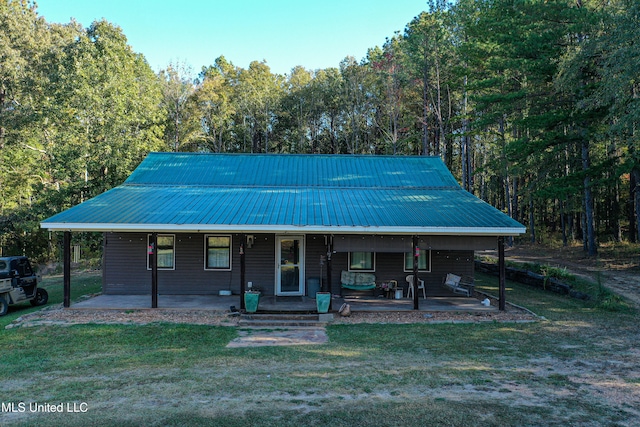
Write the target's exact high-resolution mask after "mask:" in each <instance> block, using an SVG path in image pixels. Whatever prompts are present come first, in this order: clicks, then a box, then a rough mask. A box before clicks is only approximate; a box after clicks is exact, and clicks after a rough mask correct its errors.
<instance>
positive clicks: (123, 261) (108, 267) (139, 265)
mask: <svg viewBox="0 0 640 427" xmlns="http://www.w3.org/2000/svg"><path fill="white" fill-rule="evenodd" d="M146 239H147V235H146V234H142V233H106V234H105V239H104V241H105V244H104V269H105V271H104V274H103V277H104V282H103V284H102V292H103V293H105V294H123V295H136V294H138V295H139V294H151V272H150V271H148V270H147V258H146V256H147V242H146Z"/></svg>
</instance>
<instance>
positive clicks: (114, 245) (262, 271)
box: [103, 233, 474, 296]
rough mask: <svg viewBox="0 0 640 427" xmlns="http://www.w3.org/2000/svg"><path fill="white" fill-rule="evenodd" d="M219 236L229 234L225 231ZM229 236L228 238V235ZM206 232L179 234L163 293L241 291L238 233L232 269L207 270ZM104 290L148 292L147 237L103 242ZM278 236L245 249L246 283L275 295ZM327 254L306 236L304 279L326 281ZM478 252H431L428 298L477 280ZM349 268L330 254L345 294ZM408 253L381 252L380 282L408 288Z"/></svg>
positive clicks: (336, 283) (320, 239) (336, 286)
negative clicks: (460, 278)
mask: <svg viewBox="0 0 640 427" xmlns="http://www.w3.org/2000/svg"><path fill="white" fill-rule="evenodd" d="M220 235H225V234H224V233H221V234H220ZM227 235H228V234H227ZM204 239H205V234H197V233H190V234H187V233H179V234H175V244H176V247H175V270H163V269H160V270H159V271H158V292H159V293H160V294H165V295H171V294H191V295H206V294H217V293H218V292H219V291H220V290H231V291H232V292H233V293H234V294H238V293H239V292H240V254H239V252H240V251H239V249H240V235H239V234H233V235H232V250H231V259H232V268H231V271H212V270H205V268H204V260H205V246H204V242H205V240H204ZM104 242H105V246H104V271H103V292H104V293H105V294H150V293H151V271H150V270H148V269H147V258H146V257H147V233H106V234H105V238H104ZM275 245H276V235H275V234H254V244H253V246H252V247H251V248H248V247H247V248H246V249H245V261H246V270H245V280H246V281H247V282H253V286H254V287H259V288H260V289H261V290H262V291H263V293H264V294H265V295H273V294H274V292H275V268H276V265H275V252H276V247H275ZM324 255H326V246H325V239H324V235H307V236H306V237H305V260H306V265H305V276H306V280H307V281H308V280H309V279H311V278H320V277H322V281H323V282H324V281H326V280H327V264H326V263H325V265H324V266H323V267H322V270H321V267H320V257H321V256H324ZM473 256H474V253H473V251H471V250H468V251H447V250H432V251H431V272H420V273H419V275H418V276H419V277H420V278H421V279H422V280H424V281H425V283H426V284H427V291H428V295H431V296H436V295H450V293H449V292H448V291H447V289H446V288H444V287H443V286H442V281H443V278H444V277H445V276H446V275H447V273H454V274H458V275H468V276H473V273H474V264H473ZM347 268H348V254H347V253H346V252H338V253H334V254H332V289H331V291H332V292H333V293H335V294H339V293H340V292H341V287H340V274H341V272H342V270H346V269H347ZM408 274H411V272H405V271H404V254H402V253H377V254H376V271H375V275H376V280H377V281H380V282H381V281H388V280H392V279H393V280H397V281H398V284H399V285H401V286H403V288H404V289H405V295H406V287H407V283H406V281H405V277H406V276H407V275H408Z"/></svg>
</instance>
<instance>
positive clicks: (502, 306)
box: [498, 236, 506, 311]
mask: <svg viewBox="0 0 640 427" xmlns="http://www.w3.org/2000/svg"><path fill="white" fill-rule="evenodd" d="M498 269H499V279H498V286H499V291H498V295H499V299H498V308H499V309H500V310H501V311H504V309H505V285H504V280H505V276H506V273H505V266H504V237H502V236H500V237H498Z"/></svg>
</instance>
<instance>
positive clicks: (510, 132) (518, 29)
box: [0, 0, 640, 258]
mask: <svg viewBox="0 0 640 427" xmlns="http://www.w3.org/2000/svg"><path fill="white" fill-rule="evenodd" d="M639 16H640V9H639V6H638V4H637V2H635V1H632V0H615V1H611V2H606V3H605V4H601V2H591V1H583V2H577V3H571V4H569V3H567V2H566V1H564V0H548V1H545V0H533V1H515V2H514V1H512V0H493V1H489V2H487V1H480V0H459V1H457V2H455V3H454V4H452V5H449V4H447V3H446V2H444V1H441V0H437V1H430V2H429V3H428V10H426V11H424V12H422V13H419V14H417V16H416V17H414V18H413V19H411V20H410V21H409V22H408V23H407V26H406V28H405V29H404V31H398V32H396V33H395V34H394V35H390V37H388V38H387V39H386V40H385V42H384V43H383V44H382V45H381V46H376V47H372V48H371V49H369V51H368V53H367V56H366V57H365V58H363V59H362V60H360V61H358V60H357V59H356V58H353V57H346V58H344V60H343V61H341V62H340V64H337V65H336V67H335V68H327V69H320V70H308V69H305V68H304V67H302V66H299V67H295V68H294V69H293V70H291V72H290V73H289V74H287V75H284V76H282V75H278V74H274V73H272V72H271V70H270V68H269V67H268V65H267V63H266V62H264V61H263V62H258V61H254V62H252V63H251V64H250V65H249V67H248V68H247V69H243V68H240V67H237V66H235V65H233V64H232V63H231V62H229V61H228V60H226V59H225V58H224V56H220V57H218V58H217V59H215V61H214V62H213V64H212V65H209V66H205V67H203V68H202V70H201V72H200V74H199V75H198V76H197V78H196V77H195V76H193V75H192V74H193V73H192V72H191V69H190V67H189V66H188V65H187V64H169V65H168V67H167V68H166V69H165V70H163V71H161V72H160V73H158V74H157V75H156V74H154V73H153V72H152V71H151V69H150V68H149V66H148V64H147V63H146V61H145V59H144V57H143V56H142V55H140V54H136V53H134V52H133V51H132V50H131V47H130V46H129V45H128V44H127V39H126V36H125V34H123V32H122V30H121V29H120V28H118V27H117V26H115V25H113V24H111V23H109V22H106V21H96V22H94V23H92V24H91V26H90V27H89V28H85V29H83V28H80V27H79V26H78V24H77V23H75V22H71V23H69V24H66V25H57V24H56V25H54V24H49V23H47V22H46V21H45V20H44V19H43V18H41V17H39V16H38V15H37V9H36V6H35V3H30V2H18V1H8V0H2V1H0V17H1V18H2V19H0V246H2V247H3V251H4V252H5V253H6V252H8V251H11V252H13V251H26V252H27V254H28V255H31V256H37V257H39V258H46V257H49V256H54V255H55V252H56V249H55V245H49V247H48V246H47V245H46V244H45V243H46V240H47V236H46V233H44V232H42V231H39V230H38V222H39V221H40V220H42V219H44V218H46V217H47V216H49V215H51V214H53V213H56V212H59V211H61V210H63V209H66V208H68V207H70V206H73V205H75V204H77V203H80V202H82V201H84V200H86V199H88V198H90V197H93V196H95V195H96V194H99V193H101V192H103V191H106V190H108V189H110V188H112V187H113V186H116V185H118V184H120V183H122V182H123V181H124V180H125V179H126V177H127V176H128V175H129V173H130V172H131V171H132V170H133V169H134V168H135V167H136V165H137V164H139V162H140V161H141V159H142V158H143V157H144V156H145V155H146V154H147V153H148V152H149V151H162V150H178V151H180V150H182V151H199V152H256V153H260V152H276V153H332V154H347V153H353V154H363V153H364V154H391V155H416V154H431V155H438V156H441V157H442V158H443V160H444V161H445V162H446V164H447V166H448V167H449V168H450V169H451V170H452V172H453V173H454V174H455V175H457V176H459V177H460V178H461V180H462V183H463V186H464V188H465V189H468V190H469V191H471V192H473V193H475V194H476V195H478V196H480V197H481V198H482V199H484V200H486V201H487V202H489V203H491V204H493V205H494V206H496V207H497V208H499V209H501V210H503V211H505V212H507V213H508V214H510V215H511V216H513V217H514V218H515V219H517V220H519V221H520V222H522V223H525V224H526V225H527V226H528V229H529V232H530V239H531V240H532V241H536V240H541V239H545V238H546V235H547V233H548V232H555V230H557V229H560V228H562V233H563V243H564V244H567V242H568V241H569V240H572V239H574V240H575V239H580V240H582V239H585V238H587V240H588V241H589V242H590V243H591V244H592V246H593V245H595V242H596V237H600V239H601V240H603V241H604V240H621V239H622V238H623V232H625V231H626V232H627V233H628V236H629V239H630V240H634V239H635V238H640V235H639V231H640V191H638V187H637V186H638V182H639V181H640V167H639V166H638V165H639V164H640V146H638V138H637V129H638V121H639V119H640V113H639V111H640V106H639V105H638V99H640V97H639V96H638V94H639V93H640V86H639V84H640V82H639V81H638V78H637V70H638V69H639V68H640V47H639V46H638V43H636V40H637V39H638V37H639V36H640V35H639V34H638V31H639V30H638V28H640V25H638V24H639ZM382 36H384V35H381V37H382ZM585 200H586V201H587V203H585ZM587 220H588V221H587ZM597 233H599V236H596V234H597ZM590 249H595V248H593V247H592V248H590Z"/></svg>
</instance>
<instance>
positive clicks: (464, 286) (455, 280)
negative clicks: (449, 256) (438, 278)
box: [443, 273, 474, 297]
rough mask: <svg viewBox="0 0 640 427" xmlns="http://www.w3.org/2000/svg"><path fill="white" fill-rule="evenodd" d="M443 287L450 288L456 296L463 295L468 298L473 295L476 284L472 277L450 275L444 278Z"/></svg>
mask: <svg viewBox="0 0 640 427" xmlns="http://www.w3.org/2000/svg"><path fill="white" fill-rule="evenodd" d="M443 285H444V286H445V287H447V288H449V289H450V290H451V291H452V292H453V293H454V294H462V295H466V296H468V297H470V296H471V295H473V288H474V283H473V278H471V277H467V276H458V275H455V274H452V273H449V274H447V276H446V277H445V278H444V281H443Z"/></svg>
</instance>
